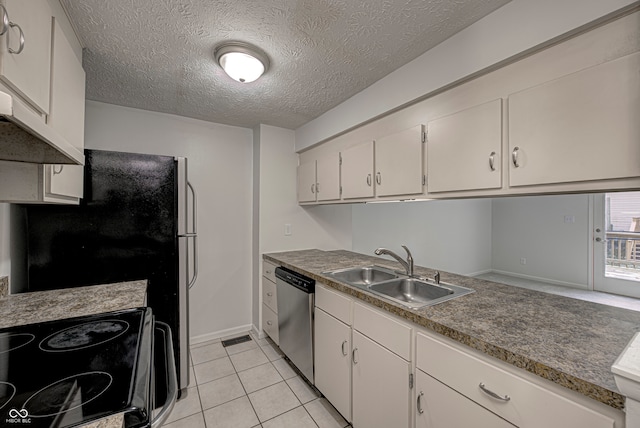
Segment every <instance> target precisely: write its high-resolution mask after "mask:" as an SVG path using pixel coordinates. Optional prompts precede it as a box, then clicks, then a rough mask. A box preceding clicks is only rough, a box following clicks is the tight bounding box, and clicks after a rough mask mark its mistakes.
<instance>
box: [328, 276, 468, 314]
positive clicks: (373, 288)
mask: <svg viewBox="0 0 640 428" xmlns="http://www.w3.org/2000/svg"><path fill="white" fill-rule="evenodd" d="M323 275H326V276H328V277H331V278H334V279H336V280H338V281H340V282H344V283H347V284H349V285H352V286H354V287H358V288H361V289H364V290H367V291H369V292H371V293H373V294H377V295H379V296H381V297H384V298H386V299H390V300H392V301H394V302H396V303H399V304H401V305H404V306H406V307H409V308H411V309H418V308H421V307H423V306H431V305H435V304H437V303H441V302H444V301H447V300H451V299H454V298H456V297H460V296H464V295H465V294H469V293H473V290H472V289H470V288H466V287H461V286H459V285H454V284H449V283H445V282H439V283H436V282H435V281H431V280H429V279H425V278H414V277H410V276H408V275H403V274H399V273H397V272H395V271H393V270H391V269H387V268H384V267H381V266H375V265H374V266H364V267H356V268H348V269H340V270H335V271H331V272H323Z"/></svg>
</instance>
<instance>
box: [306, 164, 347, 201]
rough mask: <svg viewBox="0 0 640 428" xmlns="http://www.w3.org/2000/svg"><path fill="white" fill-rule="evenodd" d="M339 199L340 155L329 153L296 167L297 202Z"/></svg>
mask: <svg viewBox="0 0 640 428" xmlns="http://www.w3.org/2000/svg"><path fill="white" fill-rule="evenodd" d="M337 199H340V153H337V152H336V153H330V154H327V155H323V156H319V157H317V158H314V159H313V160H308V161H306V162H304V163H301V164H300V165H299V166H298V202H317V201H332V200H337Z"/></svg>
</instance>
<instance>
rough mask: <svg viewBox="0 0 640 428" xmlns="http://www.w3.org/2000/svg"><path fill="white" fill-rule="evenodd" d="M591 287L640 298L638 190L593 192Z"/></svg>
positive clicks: (639, 208) (639, 193) (639, 214)
mask: <svg viewBox="0 0 640 428" xmlns="http://www.w3.org/2000/svg"><path fill="white" fill-rule="evenodd" d="M593 209H594V212H593V287H594V289H595V290H598V291H604V292H607V293H614V294H621V295H625V296H632V297H637V298H640V192H617V193H603V194H597V195H594V200H593Z"/></svg>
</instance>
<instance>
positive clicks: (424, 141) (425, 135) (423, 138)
mask: <svg viewBox="0 0 640 428" xmlns="http://www.w3.org/2000/svg"><path fill="white" fill-rule="evenodd" d="M422 142H423V143H426V142H427V131H422Z"/></svg>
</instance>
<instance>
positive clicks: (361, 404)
mask: <svg viewBox="0 0 640 428" xmlns="http://www.w3.org/2000/svg"><path fill="white" fill-rule="evenodd" d="M352 360H353V426H354V428H389V427H408V426H409V406H410V389H409V374H410V365H409V362H408V361H406V360H404V359H402V358H400V357H399V356H397V355H396V354H394V353H393V352H391V351H389V350H388V349H386V348H384V347H383V346H381V345H379V344H378V343H376V342H374V341H373V340H371V339H369V338H368V337H366V336H364V335H363V334H361V333H359V332H358V331H356V330H354V331H353V351H352Z"/></svg>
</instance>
